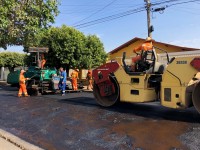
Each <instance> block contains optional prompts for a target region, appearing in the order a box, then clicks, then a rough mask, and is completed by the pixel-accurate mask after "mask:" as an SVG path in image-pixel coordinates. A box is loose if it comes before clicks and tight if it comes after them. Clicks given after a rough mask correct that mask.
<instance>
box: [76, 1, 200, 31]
mask: <svg viewBox="0 0 200 150" xmlns="http://www.w3.org/2000/svg"><path fill="white" fill-rule="evenodd" d="M178 1H181V0H166V1H157V2H154V3H152V4H151V5H152V6H158V5H162V4H166V3H167V4H169V3H173V4H171V5H166V6H165V8H167V7H171V6H174V5H180V4H186V3H191V2H199V1H200V0H188V1H184V2H178ZM174 2H176V3H174ZM142 11H146V8H145V7H144V6H143V7H140V8H136V9H133V10H129V11H125V12H122V13H118V14H114V15H110V16H107V17H103V18H99V19H95V20H92V21H89V22H85V23H81V24H76V25H75V26H74V27H76V28H79V29H80V28H84V27H88V26H92V25H96V24H100V23H103V22H108V21H112V20H115V19H118V18H122V17H125V16H128V15H132V14H135V13H139V12H142Z"/></svg>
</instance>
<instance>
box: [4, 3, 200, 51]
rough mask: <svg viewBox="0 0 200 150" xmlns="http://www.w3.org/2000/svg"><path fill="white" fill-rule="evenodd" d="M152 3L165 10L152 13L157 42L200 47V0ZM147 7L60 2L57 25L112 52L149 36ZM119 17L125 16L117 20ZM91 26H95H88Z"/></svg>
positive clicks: (142, 4)
mask: <svg viewBox="0 0 200 150" xmlns="http://www.w3.org/2000/svg"><path fill="white" fill-rule="evenodd" d="M191 1H192V2H191ZM164 2H166V3H164ZM186 2H187V3H186ZM151 3H152V4H157V5H153V6H152V9H156V8H160V7H165V10H164V11H162V12H151V23H152V25H153V26H154V31H153V33H152V37H153V39H154V40H155V41H158V42H164V43H168V44H174V45H178V46H185V47H192V48H200V19H199V18H200V0H196V1H195V0H151ZM159 3H160V4H159ZM158 4H159V5H158ZM144 7H145V2H144V0H123V1H122V0H103V1H102V0H95V1H94V0H60V5H59V11H60V14H59V15H58V16H57V17H56V20H55V23H54V24H53V26H56V27H60V26H62V25H63V24H65V25H67V26H71V27H74V28H76V29H77V30H79V31H81V32H83V33H84V34H85V35H89V34H92V35H93V34H94V35H97V36H98V37H99V38H100V39H101V41H102V43H103V44H104V48H105V51H106V52H109V51H111V50H113V49H115V48H116V47H118V46H120V45H122V44H124V43H125V42H127V41H129V40H131V39H133V38H134V37H139V38H146V37H147V35H148V34H147V15H146V10H145V8H144ZM140 10H141V12H139V11H140ZM136 11H138V12H136ZM131 12H133V13H132V14H131ZM125 14H131V15H127V16H125ZM119 15H122V16H121V17H120V18H118V19H114V20H113V17H114V16H117V17H119ZM110 16H112V17H110ZM106 17H107V18H106ZM108 17H109V18H108ZM102 18H104V19H102ZM94 20H98V21H103V22H102V23H98V22H97V21H94ZM104 21H105V22H104ZM88 23H92V24H93V25H92V26H88ZM97 23H98V24H97ZM8 50H11V51H17V52H22V50H23V48H22V47H9V48H8ZM1 51H2V50H1Z"/></svg>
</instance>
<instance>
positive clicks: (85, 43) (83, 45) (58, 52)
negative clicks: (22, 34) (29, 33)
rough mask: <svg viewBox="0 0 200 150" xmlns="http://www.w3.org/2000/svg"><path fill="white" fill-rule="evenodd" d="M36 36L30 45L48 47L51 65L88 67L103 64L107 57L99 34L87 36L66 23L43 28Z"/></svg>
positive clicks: (48, 58)
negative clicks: (60, 25)
mask: <svg viewBox="0 0 200 150" xmlns="http://www.w3.org/2000/svg"><path fill="white" fill-rule="evenodd" d="M36 37H37V39H36V40H34V43H29V45H28V46H34V45H37V46H40V47H41V46H44V47H48V48H49V53H48V57H47V63H48V64H49V65H50V66H55V67H60V66H63V67H67V68H68V69H69V68H75V67H77V68H85V69H88V68H93V67H94V66H98V65H100V64H102V63H103V62H105V60H106V57H107V55H106V53H105V51H104V47H103V44H102V43H101V41H100V40H99V38H98V37H97V36H95V35H89V36H85V35H84V34H83V33H82V32H80V31H78V30H76V29H74V28H71V27H67V26H65V25H63V26H62V27H60V28H58V27H51V28H49V30H43V31H41V32H40V33H38V35H37V36H36ZM26 50H27V49H26Z"/></svg>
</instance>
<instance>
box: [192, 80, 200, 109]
mask: <svg viewBox="0 0 200 150" xmlns="http://www.w3.org/2000/svg"><path fill="white" fill-rule="evenodd" d="M192 102H193V105H194V107H195V108H196V110H197V111H198V112H199V113H200V82H199V83H197V85H196V86H195V88H194V90H193V93H192Z"/></svg>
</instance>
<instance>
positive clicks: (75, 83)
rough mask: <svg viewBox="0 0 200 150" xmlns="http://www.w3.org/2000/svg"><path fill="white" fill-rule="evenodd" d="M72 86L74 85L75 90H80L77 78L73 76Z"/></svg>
mask: <svg viewBox="0 0 200 150" xmlns="http://www.w3.org/2000/svg"><path fill="white" fill-rule="evenodd" d="M72 87H73V90H78V87H77V79H76V78H72Z"/></svg>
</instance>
